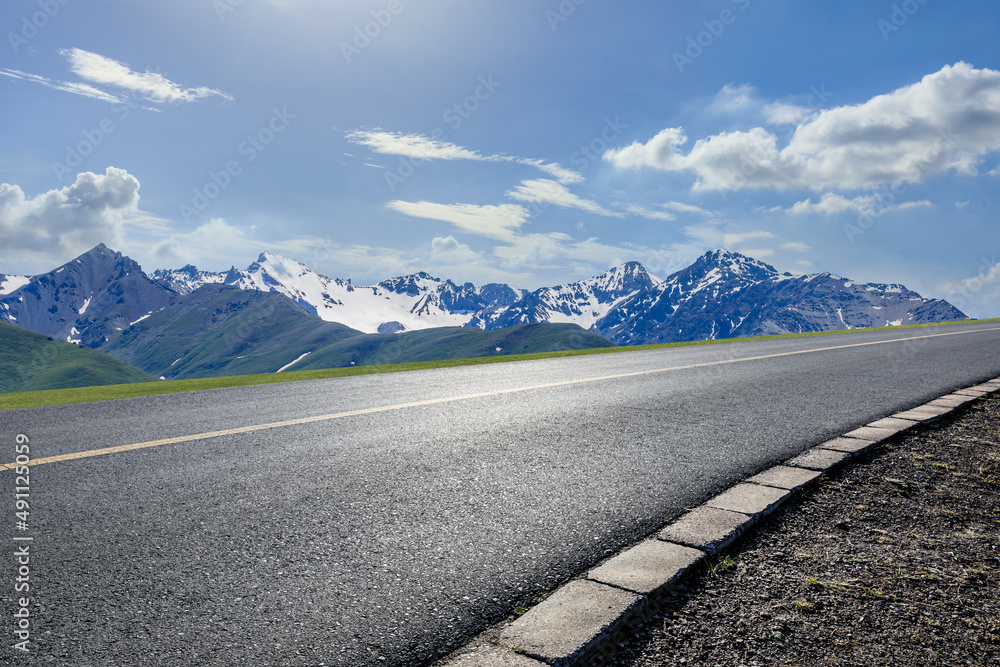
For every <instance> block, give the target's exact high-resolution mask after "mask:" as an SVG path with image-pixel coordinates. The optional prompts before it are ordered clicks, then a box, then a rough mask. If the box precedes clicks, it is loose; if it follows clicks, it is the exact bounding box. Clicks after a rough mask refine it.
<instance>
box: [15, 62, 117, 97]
mask: <svg viewBox="0 0 1000 667" xmlns="http://www.w3.org/2000/svg"><path fill="white" fill-rule="evenodd" d="M0 75H3V76H6V77H9V78H11V79H18V80H21V81H32V82H34V83H39V84H41V85H43V86H46V87H47V88H52V89H53V90H61V91H62V92H64V93H73V94H74V95H82V96H84V97H90V98H93V99H95V100H100V101H102V102H109V103H115V102H120V101H121V98H120V97H118V96H117V95H112V94H111V93H106V92H104V91H103V90H98V89H97V88H94V87H93V86H88V85H87V84H85V83H71V82H67V81H54V80H52V79H47V78H45V77H44V76H38V75H37V74H29V73H27V72H21V71H19V70H15V69H4V68H0Z"/></svg>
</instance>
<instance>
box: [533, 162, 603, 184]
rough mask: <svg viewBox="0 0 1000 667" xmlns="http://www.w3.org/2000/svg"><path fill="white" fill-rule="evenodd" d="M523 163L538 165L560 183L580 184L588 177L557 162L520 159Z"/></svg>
mask: <svg viewBox="0 0 1000 667" xmlns="http://www.w3.org/2000/svg"><path fill="white" fill-rule="evenodd" d="M518 162H520V163H521V164H529V165H531V166H533V167H538V168H539V169H541V170H542V171H544V172H545V173H546V174H548V175H549V176H552V177H553V178H555V179H556V180H557V181H559V182H560V183H563V184H564V185H579V184H580V183H583V182H584V181H586V180H587V179H585V178H584V177H583V174H581V173H580V172H577V171H573V170H572V169H567V168H566V167H563V166H562V165H560V164H557V163H555V162H545V161H544V160H527V159H525V160H518Z"/></svg>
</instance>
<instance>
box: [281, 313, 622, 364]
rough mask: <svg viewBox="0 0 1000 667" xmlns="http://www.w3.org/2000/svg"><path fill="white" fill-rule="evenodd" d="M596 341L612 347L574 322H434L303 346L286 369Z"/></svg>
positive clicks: (558, 348)
mask: <svg viewBox="0 0 1000 667" xmlns="http://www.w3.org/2000/svg"><path fill="white" fill-rule="evenodd" d="M600 347H614V344H613V343H612V342H611V341H609V340H608V339H606V338H602V337H601V336H598V335H597V334H595V333H591V332H590V331H587V330H586V329H583V328H581V327H579V326H577V325H575V324H519V325H517V326H513V327H510V328H507V329H498V330H496V331H483V330H482V329H474V328H468V327H439V328H434V329H421V330H418V331H407V332H405V333H400V334H368V335H364V336H358V337H356V338H348V339H345V340H342V341H338V342H335V343H331V344H330V345H327V346H325V347H322V348H319V349H316V350H311V351H310V350H307V349H303V350H302V352H310V354H309V356H307V357H305V358H303V359H302V361H300V362H298V363H296V364H294V365H293V366H291V367H290V368H289V370H296V371H300V370H310V369H321V368H341V367H345V366H370V365H373V364H396V363H407V362H414V361H440V360H444V359H464V358H470V357H496V356H506V355H511V354H532V353H535V352H565V351H569V350H584V349H591V348H600Z"/></svg>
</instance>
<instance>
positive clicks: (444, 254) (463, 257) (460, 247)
mask: <svg viewBox="0 0 1000 667" xmlns="http://www.w3.org/2000/svg"><path fill="white" fill-rule="evenodd" d="M431 261H432V262H435V263H437V264H445V265H456V264H459V265H461V264H473V263H476V262H482V261H483V256H482V255H481V254H480V253H478V252H476V251H475V250H473V249H472V248H470V247H469V246H467V245H465V244H464V243H459V242H458V241H457V240H456V239H455V237H454V236H446V237H444V238H441V237H435V238H434V240H433V241H431Z"/></svg>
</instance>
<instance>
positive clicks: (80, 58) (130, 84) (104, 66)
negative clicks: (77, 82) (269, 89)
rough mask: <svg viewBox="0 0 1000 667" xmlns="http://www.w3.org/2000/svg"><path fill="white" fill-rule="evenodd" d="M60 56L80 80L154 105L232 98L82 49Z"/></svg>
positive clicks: (70, 50) (64, 50) (220, 92)
mask: <svg viewBox="0 0 1000 667" xmlns="http://www.w3.org/2000/svg"><path fill="white" fill-rule="evenodd" d="M59 53H60V55H63V56H65V57H66V59H67V60H69V66H70V70H72V71H73V73H74V74H76V75H77V76H79V77H80V78H81V79H86V80H87V81H91V82H93V83H96V84H103V85H106V86H114V87H116V88H121V89H122V90H127V91H130V92H132V93H134V94H137V95H140V96H142V97H143V98H144V99H147V100H149V101H151V102H192V101H194V100H197V99H201V98H203V97H211V96H218V97H222V98H225V99H227V100H232V99H233V96H232V95H229V94H228V93H224V92H222V91H221V90H216V89H214V88H206V87H204V86H201V87H198V88H185V87H183V86H181V85H180V84H177V83H174V82H173V81H170V80H169V79H167V78H166V77H164V76H163V75H162V74H159V73H157V72H149V71H146V72H133V71H132V70H131V69H129V66H128V65H126V64H124V63H120V62H118V61H117V60H112V59H111V58H107V57H105V56H102V55H99V54H97V53H91V52H90V51H84V50H83V49H62V50H60V51H59Z"/></svg>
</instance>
